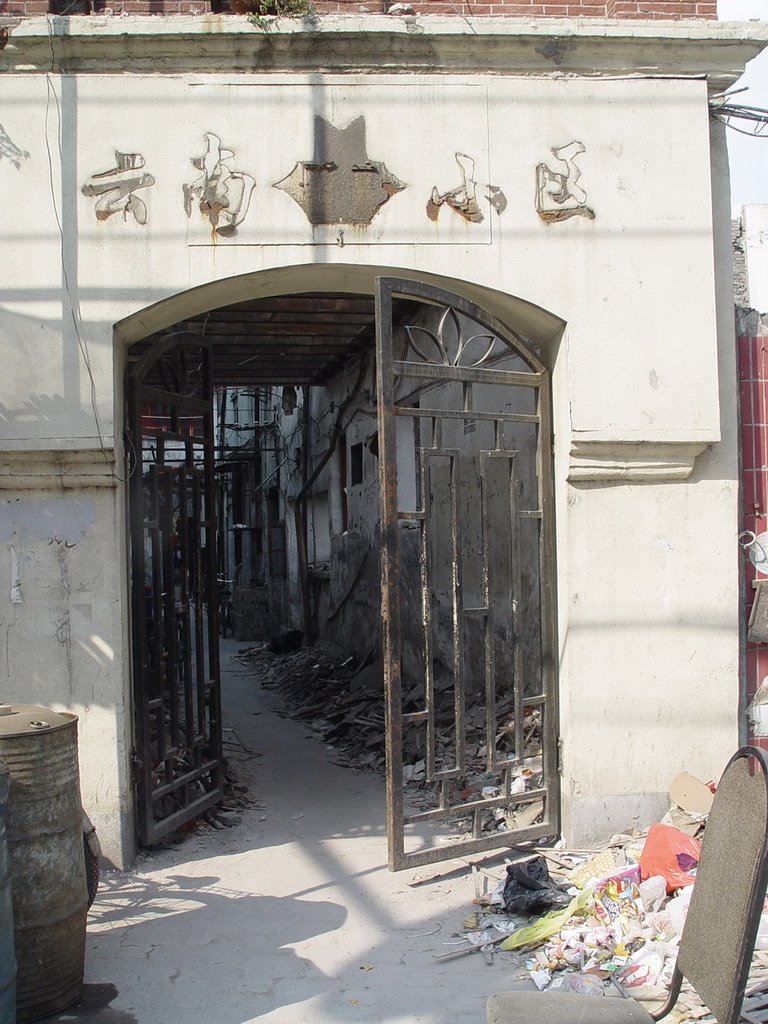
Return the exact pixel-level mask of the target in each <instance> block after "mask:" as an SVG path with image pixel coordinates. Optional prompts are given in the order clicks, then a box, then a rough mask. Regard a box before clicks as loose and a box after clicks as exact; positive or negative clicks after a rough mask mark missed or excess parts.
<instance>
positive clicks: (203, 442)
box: [127, 333, 223, 844]
mask: <svg viewBox="0 0 768 1024" xmlns="http://www.w3.org/2000/svg"><path fill="white" fill-rule="evenodd" d="M127 398H128V424H129V433H128V438H129V448H130V451H129V474H130V483H129V498H130V514H129V519H130V531H131V572H132V581H131V592H132V612H133V681H134V683H133V696H134V710H135V731H136V732H135V750H134V768H135V776H136V781H137V785H138V815H139V839H140V842H142V843H143V844H152V843H155V842H157V841H158V840H159V839H160V838H161V837H162V836H164V835H166V834H167V833H168V832H170V831H172V830H173V829H175V828H178V827H179V826H180V825H182V824H184V822H186V821H188V820H190V819H191V818H193V817H195V816H196V815H198V814H200V813H202V812H203V811H204V810H205V809H206V808H208V807H210V806H211V805H213V804H215V803H216V802H218V801H219V800H220V799H221V797H222V795H223V767H222V747H221V713H220V685H219V660H218V630H217V607H216V561H215V558H216V552H215V541H216V526H215V495H214V454H215V453H214V424H213V382H212V367H211V346H210V344H209V343H208V342H206V341H205V339H203V338H201V337H199V336H198V335H192V334H186V333H178V334H174V335H169V336H168V337H166V338H164V339H161V340H159V341H157V342H155V343H153V344H152V345H151V346H150V347H149V349H148V350H147V351H146V352H145V353H144V354H143V355H142V356H141V358H140V359H139V361H138V362H137V363H136V364H135V366H133V368H132V369H131V371H130V372H129V375H128V396H127Z"/></svg>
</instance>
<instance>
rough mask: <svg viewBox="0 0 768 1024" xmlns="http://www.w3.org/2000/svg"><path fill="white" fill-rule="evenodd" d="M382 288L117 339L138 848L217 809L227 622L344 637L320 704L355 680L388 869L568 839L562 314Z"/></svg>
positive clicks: (240, 309)
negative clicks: (557, 440) (549, 343)
mask: <svg viewBox="0 0 768 1024" xmlns="http://www.w3.org/2000/svg"><path fill="white" fill-rule="evenodd" d="M325 269H326V268H309V269H308V268H300V270H301V271H302V272H303V273H298V274H297V275H296V279H297V280H302V279H308V280H316V279H317V276H318V274H319V276H320V277H322V276H323V271H324V270H325ZM371 269H372V268H364V270H365V273H362V274H361V273H360V272H359V268H352V269H350V272H349V273H348V274H347V275H346V281H347V283H348V285H350V287H351V283H354V284H355V285H356V287H359V288H361V289H362V288H363V286H364V284H365V281H366V278H367V277H368V276H369V275H370V273H371ZM355 271H357V272H355ZM243 284H244V282H243V281H239V283H238V289H239V288H241V287H242V286H243ZM261 285H262V287H263V286H264V282H261ZM295 286H296V281H294V287H295ZM238 289H236V290H238ZM376 289H377V290H376V294H375V298H374V294H372V293H371V292H368V293H367V294H366V293H365V292H364V291H354V290H352V291H332V292H330V291H325V290H323V291H301V292H293V291H292V292H291V293H283V294H277V295H276V294H265V295H259V296H257V297H253V296H252V297H250V298H242V297H241V298H239V299H238V300H236V301H234V302H228V303H227V304H225V305H219V306H214V307H211V306H210V305H208V306H207V307H206V303H207V301H208V300H207V299H204V298H203V296H202V295H201V293H202V292H205V291H206V289H198V290H197V292H196V293H194V295H191V296H188V306H187V310H188V311H187V312H186V315H184V316H183V317H182V318H180V319H176V320H174V321H172V322H169V317H170V316H173V315H176V314H177V313H178V311H179V309H180V306H179V302H178V299H175V300H169V302H168V303H167V304H165V305H164V308H162V309H161V308H159V307H158V308H154V309H153V310H150V311H147V312H146V313H145V314H142V315H141V318H140V322H141V323H142V324H143V325H144V329H146V326H147V324H150V323H152V324H154V325H155V326H157V328H158V329H157V330H155V331H153V332H152V333H150V334H146V335H145V336H144V337H142V338H140V339H138V340H136V341H134V342H133V343H132V344H131V345H130V347H129V348H128V379H129V381H130V382H131V389H130V395H129V408H130V410H131V417H132V418H131V425H130V437H131V440H132V445H131V446H132V459H133V465H132V467H131V475H132V480H133V486H132V502H131V514H132V519H133V527H132V538H133V540H132V552H133V560H134V564H133V613H134V666H135V672H134V677H135V687H134V700H135V704H136V710H137V731H138V735H139V747H140V751H139V757H140V761H141V763H142V765H143V772H144V777H143V781H142V784H141V786H140V813H141V821H142V833H141V835H142V840H143V841H144V842H151V841H153V839H156V838H157V837H159V836H161V835H162V834H164V832H166V831H167V830H168V829H169V828H172V827H176V826H177V825H178V824H179V823H180V822H181V821H182V820H183V819H184V816H185V815H187V816H191V815H192V814H194V813H199V812H200V810H201V809H203V808H205V807H206V806H210V805H211V804H213V803H215V802H216V800H217V799H218V798H219V796H220V793H221V785H222V766H223V761H224V752H223V750H222V747H221V708H220V699H219V695H220V689H219V661H218V636H217V634H218V632H219V631H221V632H223V633H227V632H228V631H230V630H231V631H232V632H234V634H235V635H236V636H238V637H239V638H241V639H242V640H247V641H249V642H253V643H256V644H258V643H269V644H271V646H272V649H273V652H277V653H279V652H280V651H285V650H286V649H287V648H298V647H301V646H302V645H303V646H304V647H309V648H311V647H312V645H314V644H315V643H317V642H321V643H323V644H324V645H333V647H334V648H335V649H336V650H338V651H339V652H340V655H341V657H340V661H339V664H340V665H342V666H343V667H347V666H350V665H351V666H352V667H353V670H350V671H348V672H346V673H341V674H340V678H339V679H338V680H337V686H336V693H335V694H329V695H328V696H329V699H330V697H331V696H334V698H336V697H338V696H339V693H341V692H342V691H344V694H345V698H346V697H348V696H349V691H351V690H354V689H355V688H356V687H360V686H361V685H362V684H361V680H362V679H363V678H364V679H365V686H366V687H367V692H366V693H364V694H362V695H361V696H362V697H365V699H366V700H367V701H368V704H367V706H366V707H365V708H363V714H362V715H361V714H360V708H359V707H357V708H353V710H352V711H350V713H349V715H348V716H347V718H348V721H347V723H346V724H347V725H349V726H350V728H349V730H348V732H350V733H351V734H354V735H353V736H350V737H348V739H349V740H351V742H348V743H347V747H349V748H352V749H353V750H357V753H358V754H360V742H359V741H360V734H361V732H362V734H363V745H364V747H365V748H366V749H365V755H366V757H365V759H364V760H363V761H362V763H360V764H359V765H358V766H359V767H370V768H372V769H374V770H381V769H382V768H384V769H385V770H386V773H387V776H388V783H389V784H388V786H387V793H388V798H389V802H388V820H387V828H388V833H389V841H390V863H391V866H393V867H402V866H404V865H405V864H406V863H413V864H415V863H423V862H425V861H427V860H435V859H440V851H439V849H437V848H436V847H435V846H434V843H433V842H432V840H433V839H434V837H433V836H430V835H428V834H427V833H428V832H429V831H430V830H431V829H433V828H434V823H439V826H440V827H441V828H443V827H444V828H450V829H452V830H453V831H456V830H458V833H459V834H460V835H463V836H464V839H463V840H462V841H461V843H460V844H459V846H454V847H453V848H452V852H453V853H454V854H455V852H456V850H457V849H461V851H462V852H469V851H470V850H476V849H485V848H490V847H493V846H498V845H505V844H508V843H510V842H516V841H519V840H520V838H522V837H525V838H533V837H541V836H543V835H548V834H552V833H554V832H555V831H556V830H557V820H558V819H557V813H558V811H557V794H556V771H555V761H554V759H555V750H554V746H555V736H556V725H555V715H556V701H555V680H554V668H553V666H554V661H555V659H554V654H553V652H554V610H553V608H552V600H551V594H552V590H553V588H552V579H551V577H552V557H553V533H552V529H553V524H552V494H551V491H552V484H551V467H550V465H549V462H550V459H551V440H550V437H551V434H550V431H551V424H550V405H549V378H548V371H547V367H546V365H545V363H544V362H543V361H542V359H541V358H540V356H541V354H542V353H543V352H544V350H545V349H546V344H545V341H544V336H545V335H546V334H547V332H548V331H552V329H553V328H554V327H556V326H561V325H559V322H557V321H555V319H554V318H552V317H551V316H549V315H548V314H545V313H542V312H541V311H538V310H534V309H532V308H531V307H529V306H526V304H524V303H520V302H519V300H510V299H509V297H506V302H507V304H508V305H509V306H511V307H514V306H516V307H517V310H518V313H519V317H518V320H519V321H520V322H521V323H523V324H524V325H525V326H526V327H527V328H528V329H529V330H532V329H535V330H536V332H537V333H538V335H539V338H541V339H542V340H541V341H537V340H536V338H535V337H531V336H525V335H524V334H523V333H522V332H521V331H520V330H519V329H518V330H515V329H514V328H512V327H511V326H509V324H508V323H503V322H501V321H500V320H498V319H497V318H496V317H494V316H493V315H492V314H491V313H489V312H488V310H487V309H484V308H483V307H480V306H478V305H476V304H475V303H473V302H472V301H471V300H469V299H467V298H466V297H465V296H464V295H460V294H458V293H456V292H448V291H446V290H445V289H440V288H436V287H435V286H434V285H432V284H431V283H430V282H428V281H423V280H417V279H416V275H412V276H409V277H408V278H401V279H393V278H382V279H379V281H378V282H377V284H376ZM219 290H220V289H219ZM257 290H258V289H257ZM266 290H267V291H269V290H270V288H269V286H267V289H266ZM467 290H469V291H472V290H473V288H472V286H468V288H467ZM475 290H476V289H475ZM209 291H210V289H209ZM211 294H212V293H211ZM226 297H227V298H231V297H232V290H231V284H230V286H229V287H228V289H227V294H226ZM208 298H209V299H210V295H209V296H208ZM499 304H501V305H503V304H504V303H503V302H500V303H499ZM138 323H139V320H137V321H136V322H134V323H124V324H123V325H122V333H123V336H124V337H126V338H130V337H131V335H132V334H134V333H135V332H136V330H137V329H138ZM119 326H121V325H119ZM556 333H557V332H555V334H556ZM549 336H550V337H552V336H553V335H552V334H550V335H549ZM316 683H317V679H316V678H315V679H314V680H312V679H311V678H309V679H308V680H307V684H306V694H305V695H306V696H307V698H308V699H310V700H314V701H315V702H316V701H317V697H318V694H317V692H316V690H317V686H316ZM313 686H314V692H310V691H312V687H313ZM361 718H362V722H361ZM361 725H362V726H365V728H364V729H362V730H361V729H360V726H361ZM340 739H341V740H342V742H343V740H344V737H340ZM193 748H194V749H193ZM404 786H405V795H403V787H404ZM409 786H411V789H410V790H409V788H408V787H409Z"/></svg>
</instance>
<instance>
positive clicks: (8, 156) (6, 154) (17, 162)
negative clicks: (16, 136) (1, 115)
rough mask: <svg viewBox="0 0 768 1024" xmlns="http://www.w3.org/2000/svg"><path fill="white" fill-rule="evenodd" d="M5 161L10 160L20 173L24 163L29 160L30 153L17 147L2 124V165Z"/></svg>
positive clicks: (0, 145) (0, 151)
mask: <svg viewBox="0 0 768 1024" xmlns="http://www.w3.org/2000/svg"><path fill="white" fill-rule="evenodd" d="M3 160H8V161H9V162H10V163H12V164H13V166H14V167H15V168H16V170H17V171H18V170H20V169H21V165H22V163H23V162H24V161H25V160H29V153H28V152H27V151H26V149H21V147H20V146H17V145H16V143H15V142H14V141H13V139H12V138H11V137H10V135H9V134H8V132H7V131H6V130H5V127H4V126H3V125H2V124H0V163H2V162H3Z"/></svg>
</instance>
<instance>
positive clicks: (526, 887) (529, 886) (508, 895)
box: [502, 857, 571, 914]
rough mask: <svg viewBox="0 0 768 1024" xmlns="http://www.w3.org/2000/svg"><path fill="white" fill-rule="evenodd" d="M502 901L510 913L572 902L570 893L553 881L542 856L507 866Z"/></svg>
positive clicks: (542, 908)
mask: <svg viewBox="0 0 768 1024" xmlns="http://www.w3.org/2000/svg"><path fill="white" fill-rule="evenodd" d="M502 898H503V900H504V909H505V910H506V911H508V912H509V913H511V914H519V913H530V911H532V910H546V909H549V908H552V907H563V906H566V905H567V904H568V903H570V901H571V897H570V895H569V893H567V892H565V891H564V889H563V888H562V887H561V886H559V885H556V884H555V882H553V881H552V879H551V878H550V875H549V870H548V868H547V862H546V861H545V860H544V858H543V857H532V858H531V859H530V860H523V861H519V862H518V863H516V864H510V865H508V867H507V880H506V882H505V883H504V889H503V890H502Z"/></svg>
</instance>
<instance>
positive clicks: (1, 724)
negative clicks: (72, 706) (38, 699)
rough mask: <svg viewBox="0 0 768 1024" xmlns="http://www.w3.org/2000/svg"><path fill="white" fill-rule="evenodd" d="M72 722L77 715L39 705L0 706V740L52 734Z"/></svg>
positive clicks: (75, 719)
mask: <svg viewBox="0 0 768 1024" xmlns="http://www.w3.org/2000/svg"><path fill="white" fill-rule="evenodd" d="M73 721H77V715H71V714H69V712H67V711H51V709H50V708H43V707H40V705H39V704H0V739H2V738H3V737H6V736H24V735H31V734H34V733H41V732H53V731H54V730H55V729H62V728H63V727H64V726H65V725H71V724H72V722H73Z"/></svg>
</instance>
